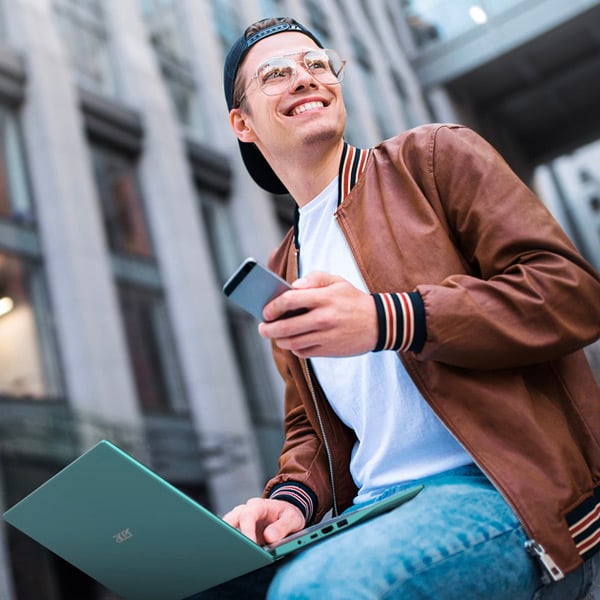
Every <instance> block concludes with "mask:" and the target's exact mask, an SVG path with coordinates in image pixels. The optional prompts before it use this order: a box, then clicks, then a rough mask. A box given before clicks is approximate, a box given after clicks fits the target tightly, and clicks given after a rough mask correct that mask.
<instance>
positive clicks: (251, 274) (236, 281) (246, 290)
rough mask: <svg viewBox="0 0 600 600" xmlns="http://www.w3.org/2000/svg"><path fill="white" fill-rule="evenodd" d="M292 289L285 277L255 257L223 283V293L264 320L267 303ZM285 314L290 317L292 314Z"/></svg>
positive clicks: (245, 261) (249, 259) (247, 260)
mask: <svg viewBox="0 0 600 600" xmlns="http://www.w3.org/2000/svg"><path fill="white" fill-rule="evenodd" d="M291 289H292V286H291V285H290V284H289V283H288V282H287V281H285V279H282V278H281V277H279V275H277V274H275V273H273V271H270V270H269V269H267V267H265V266H264V265H261V264H260V263H258V262H257V261H256V260H254V259H253V258H247V259H246V260H244V262H243V263H242V264H241V265H240V266H239V267H238V268H237V269H236V271H235V273H233V275H232V276H231V277H230V278H229V279H228V280H227V281H226V282H225V285H223V293H224V294H225V295H226V296H227V297H228V298H229V299H230V300H231V301H232V302H235V303H236V304H237V305H238V306H241V307H242V308H243V309H244V310H246V311H247V312H249V313H250V314H251V315H253V316H255V317H256V318H257V319H258V320H259V321H264V319H263V316H262V311H263V308H264V307H265V305H266V304H268V303H269V302H270V301H271V300H273V298H276V297H277V296H279V295H280V294H283V292H285V291H286V290H291ZM299 312H304V311H299ZM294 314H298V312H294ZM284 316H285V317H290V316H292V314H286V315H284Z"/></svg>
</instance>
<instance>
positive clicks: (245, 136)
mask: <svg viewBox="0 0 600 600" xmlns="http://www.w3.org/2000/svg"><path fill="white" fill-rule="evenodd" d="M229 123H230V124H231V128H232V129H233V132H234V133H235V135H236V136H237V138H238V139H239V140H240V142H246V143H251V142H254V141H255V136H254V130H253V129H252V128H251V127H250V125H249V124H248V121H247V115H246V114H244V113H243V112H242V111H241V110H240V109H239V108H233V109H231V112H230V113H229Z"/></svg>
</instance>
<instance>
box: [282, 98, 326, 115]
mask: <svg viewBox="0 0 600 600" xmlns="http://www.w3.org/2000/svg"><path fill="white" fill-rule="evenodd" d="M324 106H325V104H324V103H323V102H321V101H318V102H307V103H306V104H300V105H299V106H296V107H295V108H294V109H292V110H291V111H290V116H292V117H293V116H295V115H300V114H302V113H304V112H306V111H308V110H313V109H315V108H323V107H324Z"/></svg>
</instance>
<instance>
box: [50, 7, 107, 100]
mask: <svg viewBox="0 0 600 600" xmlns="http://www.w3.org/2000/svg"><path fill="white" fill-rule="evenodd" d="M54 13H55V16H56V24H57V27H58V31H59V34H60V37H61V38H62V39H63V40H64V42H65V44H66V48H67V51H68V53H69V56H70V58H71V62H72V64H73V67H74V69H75V72H76V76H77V83H79V84H80V85H81V86H82V87H84V88H89V89H91V90H93V91H96V92H100V93H104V94H106V95H109V96H114V95H115V94H116V84H115V77H114V73H113V69H112V64H111V61H110V55H109V50H108V33H107V30H106V26H105V24H104V14H103V12H102V6H101V3H100V2H99V0H54Z"/></svg>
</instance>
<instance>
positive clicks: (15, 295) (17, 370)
mask: <svg viewBox="0 0 600 600" xmlns="http://www.w3.org/2000/svg"><path fill="white" fill-rule="evenodd" d="M0 340H1V343H0V364H1V365H2V369H0V394H6V395H8V396H15V397H28V398H51V397H58V396H59V395H60V394H61V391H62V385H61V377H60V365H59V361H58V357H57V351H56V350H57V349H56V345H55V341H54V332H53V327H52V319H51V313H50V310H49V301H48V297H47V294H46V290H45V285H44V281H43V276H42V271H41V269H40V267H39V266H38V265H36V264H35V263H33V262H29V261H26V260H24V259H22V258H19V257H16V256H12V255H9V254H4V253H0Z"/></svg>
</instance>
